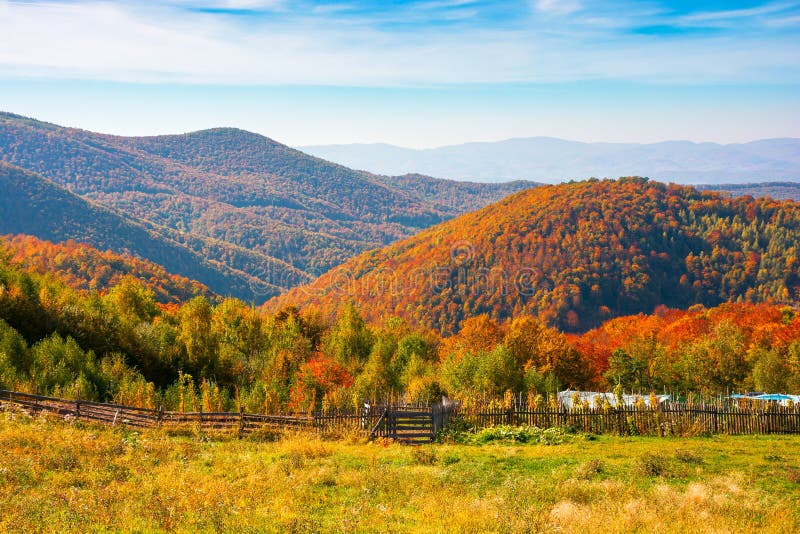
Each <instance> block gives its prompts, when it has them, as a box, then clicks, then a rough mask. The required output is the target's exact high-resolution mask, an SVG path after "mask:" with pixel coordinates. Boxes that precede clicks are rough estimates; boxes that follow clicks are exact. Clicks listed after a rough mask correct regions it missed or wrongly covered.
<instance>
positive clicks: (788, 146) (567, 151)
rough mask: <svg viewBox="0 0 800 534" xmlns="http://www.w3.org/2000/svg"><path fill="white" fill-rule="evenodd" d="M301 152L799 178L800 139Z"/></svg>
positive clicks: (522, 171)
mask: <svg viewBox="0 0 800 534" xmlns="http://www.w3.org/2000/svg"><path fill="white" fill-rule="evenodd" d="M300 149H301V150H303V151H304V152H308V153H309V154H313V155H315V156H318V157H321V158H325V159H328V160H330V161H336V162H338V163H341V164H343V165H347V166H349V167H352V168H357V169H364V170H368V171H370V172H376V173H381V174H404V173H408V172H418V173H424V174H427V175H431V176H438V177H442V178H450V179H455V180H477V181H482V182H498V181H503V180H507V179H515V180H532V181H537V182H548V183H555V182H562V181H569V180H573V179H574V180H583V179H587V178H591V177H597V178H604V177H608V178H615V177H618V176H632V175H635V176H648V177H650V178H652V179H655V180H661V181H673V182H677V183H683V184H708V183H740V182H751V183H752V182H767V181H800V139H796V138H782V139H764V140H760V141H753V142H749V143H735V144H727V145H722V144H717V143H694V142H690V141H665V142H661V143H652V144H635V143H584V142H578V141H567V140H564V139H557V138H552V137H531V138H519V139H508V140H505V141H498V142H476V143H465V144H461V145H451V146H444V147H439V148H432V149H421V150H416V149H409V148H402V147H397V146H393V145H387V144H380V143H378V144H352V145H314V146H304V147H300Z"/></svg>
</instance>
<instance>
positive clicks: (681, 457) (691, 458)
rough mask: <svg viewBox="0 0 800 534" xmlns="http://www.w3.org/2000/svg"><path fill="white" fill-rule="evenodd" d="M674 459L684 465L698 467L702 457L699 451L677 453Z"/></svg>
mask: <svg viewBox="0 0 800 534" xmlns="http://www.w3.org/2000/svg"><path fill="white" fill-rule="evenodd" d="M675 459H676V460H678V461H679V462H683V463H685V464H695V465H700V464H702V463H703V455H702V454H701V453H700V452H699V451H678V452H676V453H675Z"/></svg>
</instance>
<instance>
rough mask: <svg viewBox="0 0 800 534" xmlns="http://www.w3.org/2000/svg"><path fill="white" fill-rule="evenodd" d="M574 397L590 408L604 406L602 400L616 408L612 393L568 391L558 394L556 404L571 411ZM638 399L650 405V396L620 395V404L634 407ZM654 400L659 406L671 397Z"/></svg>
mask: <svg viewBox="0 0 800 534" xmlns="http://www.w3.org/2000/svg"><path fill="white" fill-rule="evenodd" d="M576 395H577V398H578V399H579V400H580V401H581V402H582V403H588V404H589V406H590V407H595V406H597V405H598V403H602V404H605V402H604V400H603V399H604V398H605V399H606V400H608V404H610V405H611V406H613V407H615V408H616V407H617V396H616V395H614V394H613V393H601V392H599V391H574V390H571V389H568V390H566V391H561V392H559V393H558V402H559V403H560V404H561V406H563V407H564V408H567V409H571V408H572V401H573V399H575V398H576V397H575V396H576ZM640 399H641V400H643V401H644V402H645V404H649V403H650V395H627V394H626V395H622V403H623V405H625V406H634V405H636V403H637V402H639V400H640ZM656 399H658V403H659V404H661V403H662V402H667V401H669V400H670V399H671V397H670V396H669V395H656Z"/></svg>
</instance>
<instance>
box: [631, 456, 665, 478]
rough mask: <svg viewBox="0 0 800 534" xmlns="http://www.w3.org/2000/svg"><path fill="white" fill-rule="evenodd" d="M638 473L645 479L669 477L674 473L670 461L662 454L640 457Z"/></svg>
mask: <svg viewBox="0 0 800 534" xmlns="http://www.w3.org/2000/svg"><path fill="white" fill-rule="evenodd" d="M636 467H637V471H638V472H639V474H640V475H641V476H645V477H669V476H671V475H672V471H671V469H670V466H669V460H668V459H667V458H666V457H665V456H663V455H661V454H652V453H646V454H643V455H642V456H640V457H639V461H638V462H637V466H636Z"/></svg>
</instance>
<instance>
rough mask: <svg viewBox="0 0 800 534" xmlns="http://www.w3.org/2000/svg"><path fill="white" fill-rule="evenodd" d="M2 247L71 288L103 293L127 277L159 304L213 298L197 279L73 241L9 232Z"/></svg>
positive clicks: (15, 258)
mask: <svg viewBox="0 0 800 534" xmlns="http://www.w3.org/2000/svg"><path fill="white" fill-rule="evenodd" d="M3 248H7V250H8V251H10V252H11V253H12V255H13V256H12V260H13V261H14V262H16V263H17V264H19V265H20V266H22V268H24V269H25V270H28V271H32V272H35V273H38V274H42V275H44V274H48V273H49V274H52V275H54V276H56V277H57V278H59V279H60V280H62V281H64V283H66V284H67V285H68V286H69V287H71V288H72V289H77V290H84V291H89V290H97V291H100V292H106V291H108V290H109V289H111V288H113V287H116V286H118V285H120V284H121V283H122V282H123V280H125V278H128V277H130V278H133V279H135V280H136V281H137V282H139V283H141V284H142V286H143V287H144V288H145V289H147V290H149V291H152V292H153V295H154V296H155V299H156V301H157V302H159V303H162V304H179V303H183V302H187V301H189V300H191V299H192V298H194V297H197V296H204V297H206V298H209V299H214V298H216V297H215V295H214V294H213V293H212V292H211V291H209V289H208V288H207V287H206V286H204V285H203V284H201V283H200V282H196V281H194V280H190V279H189V278H186V277H184V276H179V275H175V274H171V273H168V272H167V271H166V270H165V269H164V268H163V267H161V266H160V265H157V264H155V263H153V262H151V261H148V260H142V259H139V258H136V257H135V256H130V255H127V254H116V253H114V252H112V251H110V250H106V251H101V250H97V249H96V248H94V247H91V246H89V245H86V244H83V243H76V242H75V241H73V240H68V241H66V242H65V243H51V242H50V241H42V240H41V239H37V238H35V237H32V236H29V235H9V236H5V237H1V238H0V250H2V249H3Z"/></svg>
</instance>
